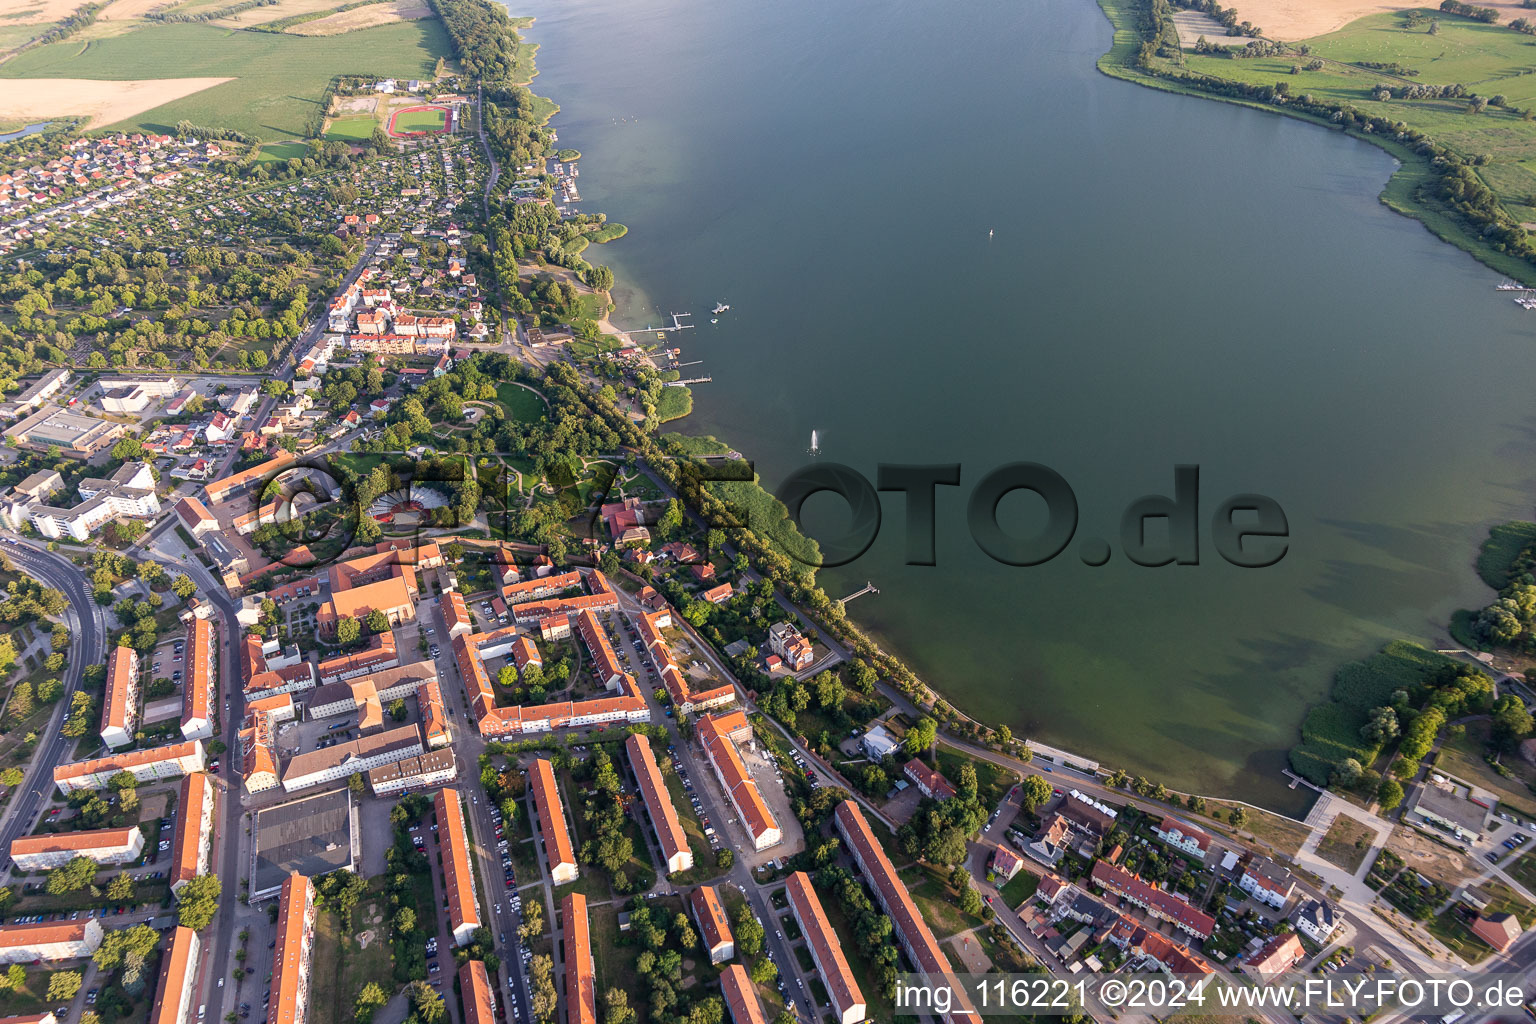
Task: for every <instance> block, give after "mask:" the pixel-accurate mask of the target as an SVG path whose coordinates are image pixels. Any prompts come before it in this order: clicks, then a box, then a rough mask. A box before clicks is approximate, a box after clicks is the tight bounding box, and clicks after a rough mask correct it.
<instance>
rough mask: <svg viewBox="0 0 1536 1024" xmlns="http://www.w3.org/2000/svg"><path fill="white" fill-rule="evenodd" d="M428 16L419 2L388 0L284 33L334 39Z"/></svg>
mask: <svg viewBox="0 0 1536 1024" xmlns="http://www.w3.org/2000/svg"><path fill="white" fill-rule="evenodd" d="M269 9H273V8H269ZM430 17H432V10H431V8H429V7H428V6H427V5H426V3H425V2H423V0H391V2H390V3H387V4H369V5H368V6H367V7H355V8H353V9H352V10H350V11H340V12H338V13H336V14H330V15H327V16H326V17H324V18H316V19H315V20H314V21H306V22H305V23H304V24H302V25H295V26H293V28H291V29H289V30H288V31H289V32H291V33H292V34H294V35H298V36H338V35H341V34H342V33H343V32H356V31H357V30H358V29H363V28H373V27H374V26H375V25H388V24H390V23H391V22H396V21H417V20H420V19H421V18H430Z"/></svg>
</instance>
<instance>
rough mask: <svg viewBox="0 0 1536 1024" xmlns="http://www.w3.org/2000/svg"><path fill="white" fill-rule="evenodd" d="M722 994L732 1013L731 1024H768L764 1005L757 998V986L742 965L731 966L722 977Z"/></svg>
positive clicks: (726, 1005) (727, 1007) (726, 1006)
mask: <svg viewBox="0 0 1536 1024" xmlns="http://www.w3.org/2000/svg"><path fill="white" fill-rule="evenodd" d="M720 994H721V995H722V996H724V997H725V1008H726V1009H727V1010H729V1011H730V1012H731V1024H768V1018H767V1017H766V1016H765V1015H764V1014H763V1004H762V1003H761V1002H760V1001H758V998H757V986H755V985H753V984H752V979H751V978H749V977H748V976H747V969H746V968H745V967H743V966H741V964H731V965H730V966H729V967H727V968H726V969H725V971H724V972H723V973H722V974H721V975H720Z"/></svg>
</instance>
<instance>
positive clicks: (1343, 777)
mask: <svg viewBox="0 0 1536 1024" xmlns="http://www.w3.org/2000/svg"><path fill="white" fill-rule="evenodd" d="M1364 772H1365V769H1364V768H1363V767H1361V765H1360V762H1359V761H1356V760H1355V759H1354V758H1352V757H1346V758H1344V759H1343V760H1342V761H1340V762H1338V763H1337V764H1335V765H1334V766H1333V774H1332V777H1331V779H1330V781H1331V782H1332V783H1333V785H1335V786H1339V787H1348V786H1353V785H1354V784H1355V783H1357V782H1359V781H1360V776H1361V775H1362V774H1364Z"/></svg>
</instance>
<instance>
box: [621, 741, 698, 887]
mask: <svg viewBox="0 0 1536 1024" xmlns="http://www.w3.org/2000/svg"><path fill="white" fill-rule="evenodd" d="M624 749H625V750H627V751H628V752H629V765H630V768H631V769H632V770H633V771H634V773H635V779H636V780H637V781H638V782H639V784H640V796H641V798H642V799H644V800H645V809H646V810H647V811H648V812H649V813H650V816H651V826H652V828H653V830H654V831H655V833H656V841H657V843H659V844H660V846H661V857H662V861H663V863H667V862H670V861H671V860H672V858H673V857H675V856H676V855H677V854H679V853H688V852H689V849H688V835H687V833H685V832H684V831H683V826H682V823H681V822H680V821H679V820H678V817H677V808H676V807H674V806H673V804H672V794H671V793H670V792H669V791H668V790H667V784H666V781H665V780H664V779H662V777H661V769H660V768H659V767H657V764H656V755H655V754H654V753H652V752H651V741H650V738H649V737H647V736H646V735H645V734H644V733H638V732H637V733H632V734H631V735H630V737H629V738H628V739H627V740H625V741H624Z"/></svg>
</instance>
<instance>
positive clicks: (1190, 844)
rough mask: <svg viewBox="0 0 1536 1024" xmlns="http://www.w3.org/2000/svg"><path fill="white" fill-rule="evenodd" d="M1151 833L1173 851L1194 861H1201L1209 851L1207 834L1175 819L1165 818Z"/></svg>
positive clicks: (1209, 845) (1209, 838) (1209, 841)
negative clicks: (1187, 855) (1184, 854)
mask: <svg viewBox="0 0 1536 1024" xmlns="http://www.w3.org/2000/svg"><path fill="white" fill-rule="evenodd" d="M1152 831H1153V833H1154V834H1155V835H1156V836H1157V837H1158V838H1159V839H1161V840H1162V841H1163V842H1165V843H1167V844H1168V845H1169V846H1171V847H1173V848H1174V849H1175V850H1178V851H1179V852H1180V853H1187V854H1189V856H1191V857H1194V858H1195V859H1196V860H1202V861H1203V860H1204V859H1205V855H1206V853H1208V852H1209V851H1210V849H1211V837H1210V836H1209V835H1208V834H1206V833H1205V832H1202V831H1201V830H1200V829H1198V828H1195V827H1194V826H1193V825H1189V824H1186V823H1184V822H1182V821H1179V820H1178V819H1177V818H1169V817H1166V816H1165V817H1164V818H1163V820H1162V821H1161V822H1159V823H1158V824H1156V825H1154V826H1153V828H1152Z"/></svg>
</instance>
